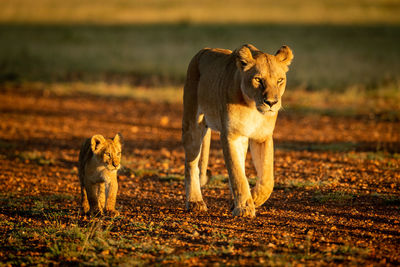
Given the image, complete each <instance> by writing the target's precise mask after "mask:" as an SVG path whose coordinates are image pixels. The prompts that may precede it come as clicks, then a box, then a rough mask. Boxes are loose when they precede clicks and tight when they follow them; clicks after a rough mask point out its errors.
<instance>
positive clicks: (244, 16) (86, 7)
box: [0, 0, 400, 24]
mask: <svg viewBox="0 0 400 267" xmlns="http://www.w3.org/2000/svg"><path fill="white" fill-rule="evenodd" d="M1 5H2V8H1V9H0V21H1V22H5V23H9V22H13V23H14V22H17V23H21V22H22V23H100V24H109V23H113V24H115V23H123V24H126V23H165V22H167V23H176V22H179V23H181V22H184V23H231V22H236V23H244V22H245V23H248V22H253V23H254V22H255V23H332V24H348V23H351V24H353V23H356V24H373V23H385V24H399V23H400V16H399V15H398V14H399V12H400V2H399V1H396V0H380V1H374V0H355V1H345V0H335V1H319V0H305V1H296V0H283V1H273V0H267V1H265V0H248V1H240V0H233V1H228V0H223V1H212V0H202V1H185V0H174V1H168V0H151V1H138V0H136V1H129V0H114V1H107V0H86V1H78V0H69V1H57V2H55V1H54V0H38V1H29V0H3V1H2V3H1Z"/></svg>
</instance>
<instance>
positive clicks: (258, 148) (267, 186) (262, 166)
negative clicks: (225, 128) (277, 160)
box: [250, 136, 274, 207]
mask: <svg viewBox="0 0 400 267" xmlns="http://www.w3.org/2000/svg"><path fill="white" fill-rule="evenodd" d="M250 151H251V157H252V159H253V163H254V167H255V168H256V171H257V176H258V179H257V183H256V185H255V186H254V188H253V189H252V190H251V193H252V196H253V200H254V204H255V206H256V207H259V206H261V205H262V204H264V202H265V201H267V200H268V198H269V197H270V195H271V193H272V190H273V188H274V170H273V168H274V144H273V140H272V136H271V137H269V138H268V139H267V140H266V141H265V142H263V143H258V142H256V141H253V140H250Z"/></svg>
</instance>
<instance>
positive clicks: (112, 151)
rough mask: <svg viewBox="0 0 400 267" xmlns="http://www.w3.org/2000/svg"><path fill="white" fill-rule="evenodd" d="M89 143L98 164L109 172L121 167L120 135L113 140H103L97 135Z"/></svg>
mask: <svg viewBox="0 0 400 267" xmlns="http://www.w3.org/2000/svg"><path fill="white" fill-rule="evenodd" d="M90 141H91V149H92V151H93V154H94V157H95V158H96V160H97V162H98V163H99V164H103V165H104V167H106V168H107V169H108V170H110V171H113V170H118V169H119V168H120V167H121V165H120V164H121V148H122V145H121V141H122V136H121V135H120V134H117V135H115V137H114V139H105V138H104V137H103V136H102V135H100V134H97V135H94V136H93V137H92V139H91V140H90Z"/></svg>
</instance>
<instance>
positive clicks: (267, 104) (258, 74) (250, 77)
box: [234, 44, 293, 114]
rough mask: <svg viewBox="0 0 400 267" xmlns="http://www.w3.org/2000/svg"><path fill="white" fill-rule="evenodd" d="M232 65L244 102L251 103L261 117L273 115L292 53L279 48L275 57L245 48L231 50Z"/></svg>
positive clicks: (276, 108)
mask: <svg viewBox="0 0 400 267" xmlns="http://www.w3.org/2000/svg"><path fill="white" fill-rule="evenodd" d="M234 53H235V55H236V65H237V67H238V68H239V70H240V74H241V90H242V92H243V95H244V97H245V100H246V101H247V102H253V101H254V104H255V106H256V108H257V110H258V111H259V112H260V113H262V114H268V113H270V112H271V114H274V113H275V112H277V111H278V110H279V109H280V108H281V106H282V104H281V97H282V95H283V92H284V91H285V87H286V72H287V71H288V70H289V68H288V66H289V65H290V63H291V62H292V59H293V53H292V50H291V49H290V48H289V47H287V46H282V47H281V48H280V49H279V50H278V52H276V54H275V55H270V54H266V53H263V52H261V51H260V50H258V49H257V48H255V47H254V46H252V45H250V44H247V45H243V46H242V47H240V48H238V49H236V50H235V52H234Z"/></svg>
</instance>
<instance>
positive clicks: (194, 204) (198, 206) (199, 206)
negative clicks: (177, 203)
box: [186, 201, 207, 212]
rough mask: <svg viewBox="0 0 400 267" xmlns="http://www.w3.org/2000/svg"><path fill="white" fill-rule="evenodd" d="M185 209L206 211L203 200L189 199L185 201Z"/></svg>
mask: <svg viewBox="0 0 400 267" xmlns="http://www.w3.org/2000/svg"><path fill="white" fill-rule="evenodd" d="M186 210H187V211H195V212H197V211H207V205H206V203H204V201H189V202H187V203H186Z"/></svg>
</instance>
